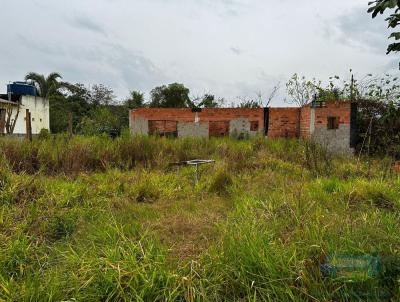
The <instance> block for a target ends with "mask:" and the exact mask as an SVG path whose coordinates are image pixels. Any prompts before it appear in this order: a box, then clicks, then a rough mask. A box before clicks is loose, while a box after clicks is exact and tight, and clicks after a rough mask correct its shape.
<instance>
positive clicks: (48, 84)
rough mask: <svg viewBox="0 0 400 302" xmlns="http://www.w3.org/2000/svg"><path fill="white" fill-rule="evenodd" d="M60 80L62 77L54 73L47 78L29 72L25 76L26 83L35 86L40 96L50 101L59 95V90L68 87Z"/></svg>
mask: <svg viewBox="0 0 400 302" xmlns="http://www.w3.org/2000/svg"><path fill="white" fill-rule="evenodd" d="M59 79H62V77H61V75H60V74H59V73H57V72H52V73H50V74H49V75H48V76H47V77H45V76H44V75H43V74H39V73H36V72H29V73H28V74H27V75H26V76H25V81H27V82H28V83H30V84H32V85H34V86H35V87H36V90H37V92H38V94H39V96H41V97H43V98H45V99H49V97H50V96H52V95H54V94H55V93H57V92H58V91H59V89H61V88H66V87H68V84H67V83H64V82H60V81H59Z"/></svg>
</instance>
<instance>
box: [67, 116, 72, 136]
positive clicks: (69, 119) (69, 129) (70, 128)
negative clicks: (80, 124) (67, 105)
mask: <svg viewBox="0 0 400 302" xmlns="http://www.w3.org/2000/svg"><path fill="white" fill-rule="evenodd" d="M68 133H69V136H70V137H72V134H73V131H72V112H69V113H68Z"/></svg>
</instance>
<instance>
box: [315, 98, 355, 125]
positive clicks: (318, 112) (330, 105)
mask: <svg viewBox="0 0 400 302" xmlns="http://www.w3.org/2000/svg"><path fill="white" fill-rule="evenodd" d="M350 115H351V102H327V103H326V107H324V108H315V128H326V127H327V126H328V117H329V116H334V117H339V125H341V124H347V125H350Z"/></svg>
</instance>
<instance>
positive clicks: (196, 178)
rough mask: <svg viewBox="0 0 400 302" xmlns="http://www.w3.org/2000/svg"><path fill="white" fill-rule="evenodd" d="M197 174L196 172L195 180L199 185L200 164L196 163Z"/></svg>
mask: <svg viewBox="0 0 400 302" xmlns="http://www.w3.org/2000/svg"><path fill="white" fill-rule="evenodd" d="M195 166H196V174H195V180H194V184H195V185H197V183H198V182H199V165H198V164H196V165H195Z"/></svg>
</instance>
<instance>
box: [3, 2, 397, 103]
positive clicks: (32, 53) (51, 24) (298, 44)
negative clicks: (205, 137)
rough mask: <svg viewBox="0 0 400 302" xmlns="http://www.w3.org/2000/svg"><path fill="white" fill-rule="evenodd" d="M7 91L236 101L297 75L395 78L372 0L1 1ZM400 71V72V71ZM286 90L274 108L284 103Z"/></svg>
mask: <svg viewBox="0 0 400 302" xmlns="http://www.w3.org/2000/svg"><path fill="white" fill-rule="evenodd" d="M1 7H2V8H1V11H2V19H1V26H0V37H1V43H0V45H1V46H0V84H1V87H0V91H1V92H3V91H5V88H6V87H5V84H7V83H8V82H9V81H15V80H21V79H23V77H24V75H25V74H26V73H27V72H28V71H35V72H39V73H44V74H47V73H49V72H52V71H57V72H59V73H61V74H62V75H63V77H64V80H66V81H69V82H73V83H76V82H80V83H84V84H86V85H92V84H96V83H103V84H105V85H107V86H110V87H111V88H113V89H114V91H115V94H116V95H117V96H118V98H120V99H122V98H124V97H125V96H127V95H128V92H129V90H140V91H143V92H145V93H146V95H147V97H148V92H149V91H150V90H151V89H152V88H154V87H155V86H158V85H162V84H168V83H172V82H180V83H183V84H185V85H186V86H187V87H189V88H190V89H191V93H192V95H193V96H196V95H200V94H203V93H212V94H215V95H216V96H218V97H225V98H226V99H227V100H228V101H229V102H231V101H234V100H235V99H236V98H237V97H238V96H241V97H244V96H247V97H254V96H255V95H256V93H257V92H258V91H260V92H262V93H263V94H264V95H267V94H268V93H269V91H270V89H271V88H272V87H273V86H274V85H276V83H278V82H281V83H282V86H283V88H282V90H285V89H284V83H285V82H286V81H287V79H288V78H289V77H290V75H292V74H293V73H295V72H297V73H299V74H304V75H306V76H308V77H316V78H319V79H322V80H327V78H328V77H329V76H331V75H341V76H347V75H348V73H349V69H350V68H352V69H353V70H354V71H355V73H356V75H360V76H361V75H364V74H366V73H374V74H381V73H384V72H388V71H390V70H391V71H392V72H396V68H397V67H398V61H399V55H398V54H397V55H390V56H386V55H385V53H386V47H387V44H388V40H387V36H388V34H389V32H388V31H387V29H386V23H385V21H384V20H383V18H378V19H375V20H372V19H371V17H370V15H368V14H367V13H366V10H367V8H368V0H335V1H328V0H279V1H276V0H68V1H64V0H58V1H54V0H1ZM397 72H398V71H397ZM282 95H283V93H282V92H281V95H280V96H279V99H277V100H275V101H274V104H275V105H282V104H283V100H282V99H283V96H282Z"/></svg>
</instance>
